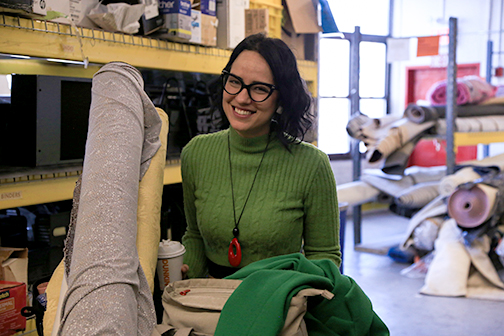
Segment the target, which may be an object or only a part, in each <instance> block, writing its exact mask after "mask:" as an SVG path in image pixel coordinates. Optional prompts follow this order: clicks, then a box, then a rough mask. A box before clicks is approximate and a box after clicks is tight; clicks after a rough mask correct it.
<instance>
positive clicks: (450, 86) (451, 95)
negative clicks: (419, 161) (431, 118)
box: [446, 17, 457, 175]
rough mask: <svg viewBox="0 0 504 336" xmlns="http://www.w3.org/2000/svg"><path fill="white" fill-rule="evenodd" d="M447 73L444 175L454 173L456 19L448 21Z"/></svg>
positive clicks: (452, 18)
mask: <svg viewBox="0 0 504 336" xmlns="http://www.w3.org/2000/svg"><path fill="white" fill-rule="evenodd" d="M449 29H450V32H449V35H448V36H449V39H450V42H449V45H448V73H447V78H446V81H447V87H446V174H448V175H450V174H453V173H454V172H455V150H454V140H453V133H454V132H455V130H456V127H455V119H456V118H457V61H456V59H457V57H456V54H457V53H456V51H457V18H454V17H451V18H450V20H449Z"/></svg>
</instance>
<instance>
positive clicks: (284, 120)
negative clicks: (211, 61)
mask: <svg viewBox="0 0 504 336" xmlns="http://www.w3.org/2000/svg"><path fill="white" fill-rule="evenodd" d="M244 50H251V51H256V52H258V53H259V54H260V55H261V56H262V57H264V59H265V60H266V62H267V63H268V65H269V67H270V69H271V72H272V73H273V79H274V81H275V83H274V84H275V86H276V87H277V91H278V93H279V95H278V106H280V107H282V109H283V113H281V114H278V113H274V115H273V118H272V121H271V122H272V124H271V130H272V131H275V132H276V135H277V137H278V138H279V139H280V141H281V142H282V143H283V144H284V145H285V146H286V147H287V145H288V144H289V143H293V142H299V141H301V140H303V138H304V135H305V133H306V132H307V131H308V129H309V128H310V127H311V125H312V123H313V115H312V114H311V103H312V98H311V95H310V93H309V92H308V89H307V87H306V83H305V81H304V80H303V79H302V78H301V76H300V75H299V71H298V68H297V61H296V57H295V56H294V54H293V53H292V51H291V50H290V49H289V47H288V46H287V45H286V44H285V42H283V41H282V40H280V39H277V38H269V37H266V36H265V35H263V34H255V35H250V36H248V37H246V38H245V39H244V40H243V41H241V42H240V43H239V44H238V45H237V46H236V48H235V49H234V50H233V53H232V54H231V57H230V58H229V61H228V63H227V65H226V67H225V68H224V69H225V70H227V71H231V66H232V65H233V63H234V61H235V60H236V58H237V57H238V55H240V54H241V53H242V52H243V51H244ZM220 82H221V83H222V81H220ZM222 94H223V88H222V85H220V86H219V87H218V96H217V101H215V103H216V105H217V106H218V108H219V110H220V111H221V113H222V115H225V114H224V111H223V108H222ZM268 99H269V98H268Z"/></svg>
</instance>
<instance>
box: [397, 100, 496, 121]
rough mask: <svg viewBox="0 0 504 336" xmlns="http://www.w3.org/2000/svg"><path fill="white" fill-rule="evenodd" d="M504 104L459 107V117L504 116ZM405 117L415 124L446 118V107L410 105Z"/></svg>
mask: <svg viewBox="0 0 504 336" xmlns="http://www.w3.org/2000/svg"><path fill="white" fill-rule="evenodd" d="M503 114H504V104H496V105H463V106H457V117H482V116H490V115H503ZM404 116H405V117H406V118H407V119H408V120H410V121H412V122H414V123H418V124H421V123H424V122H427V121H432V120H437V119H444V118H446V106H421V105H416V104H410V105H408V106H407V107H406V110H405V111H404Z"/></svg>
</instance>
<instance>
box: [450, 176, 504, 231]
mask: <svg viewBox="0 0 504 336" xmlns="http://www.w3.org/2000/svg"><path fill="white" fill-rule="evenodd" d="M497 192H498V189H497V188H494V187H491V186H488V185H486V184H482V183H478V184H475V185H474V186H473V187H472V188H470V189H463V188H459V189H457V190H456V191H455V192H454V193H453V194H452V195H451V196H450V198H449V199H448V215H450V217H451V218H453V219H455V221H456V222H457V224H458V225H459V226H461V227H463V228H467V229H470V228H475V227H477V226H479V225H481V224H483V223H484V222H486V221H487V220H488V219H489V218H490V217H491V216H492V214H493V207H494V204H495V201H496V198H497Z"/></svg>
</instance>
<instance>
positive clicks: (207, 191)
mask: <svg viewBox="0 0 504 336" xmlns="http://www.w3.org/2000/svg"><path fill="white" fill-rule="evenodd" d="M228 136H229V138H230V143H231V160H232V173H233V188H234V196H235V207H236V208H235V209H236V217H237V219H238V218H239V216H240V213H241V211H242V209H243V205H244V203H245V199H246V197H247V194H248V192H249V190H250V186H251V185H252V181H253V179H254V175H255V173H256V170H257V167H258V165H259V162H260V161H261V157H262V155H263V151H264V149H265V148H266V144H267V141H268V135H264V136H261V137H257V138H252V139H246V138H242V137H241V136H240V135H238V133H236V131H235V130H233V129H232V128H231V129H228V130H225V131H221V132H217V133H212V134H206V135H200V136H197V137H195V138H193V139H192V140H191V141H190V142H189V143H188V144H187V145H186V146H185V147H184V149H183V151H182V156H181V159H182V181H183V190H184V207H185V214H186V221H187V231H186V233H185V235H184V237H183V239H182V242H183V244H184V246H185V247H186V253H185V255H184V263H186V264H188V265H189V273H188V276H189V277H204V276H205V275H206V273H207V259H206V258H207V257H208V258H209V259H210V260H211V261H213V262H214V263H216V264H218V265H222V266H228V267H229V266H230V264H229V261H228V257H227V255H228V248H229V243H230V242H231V239H232V238H233V234H232V230H233V228H234V219H233V201H232V197H231V183H230V174H229V158H228V155H229V154H228ZM289 148H290V150H291V151H290V152H289V151H288V150H286V149H285V147H284V146H283V145H282V144H281V143H280V142H279V141H278V139H276V137H274V138H272V140H270V143H269V145H268V150H267V152H266V155H265V157H264V161H263V163H262V166H261V168H260V171H259V174H258V176H257V180H256V181H255V184H254V187H253V190H252V193H251V196H250V199H249V201H248V203H247V206H246V208H245V211H244V213H243V217H242V219H241V221H240V224H239V229H240V236H239V241H240V244H241V248H242V254H243V259H242V263H241V264H240V266H241V267H243V266H246V265H248V264H250V263H252V262H255V261H258V260H262V259H265V258H269V257H273V256H277V255H285V254H290V253H295V252H300V251H301V248H302V242H303V239H304V246H303V249H304V253H305V254H306V256H307V258H308V259H323V258H326V259H331V260H332V261H333V262H334V263H335V264H336V265H340V264H341V252H340V244H339V210H338V200H337V197H336V183H335V180H334V174H333V172H332V170H331V166H330V164H329V158H328V157H327V155H326V154H325V153H324V152H322V151H320V150H319V149H317V148H316V147H315V146H313V145H311V144H308V143H301V144H291V145H290V146H289Z"/></svg>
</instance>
